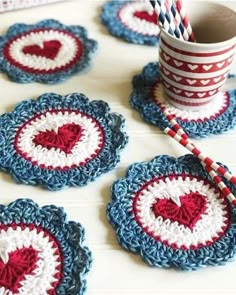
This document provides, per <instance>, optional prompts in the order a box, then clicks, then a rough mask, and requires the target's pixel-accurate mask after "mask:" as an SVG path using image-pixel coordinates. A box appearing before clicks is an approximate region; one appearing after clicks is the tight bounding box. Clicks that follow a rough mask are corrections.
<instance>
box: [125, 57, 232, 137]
mask: <svg viewBox="0 0 236 295" xmlns="http://www.w3.org/2000/svg"><path fill="white" fill-rule="evenodd" d="M159 78H160V72H159V64H158V63H149V64H148V65H146V66H145V67H144V69H143V71H142V73H141V74H139V75H136V76H135V77H134V78H133V92H132V94H131V96H130V104H131V106H132V107H133V108H134V109H136V110H138V111H139V112H140V114H141V116H142V118H143V119H144V120H145V121H147V122H148V123H151V124H154V125H156V126H158V127H160V128H161V129H162V130H163V129H165V128H166V127H167V126H168V127H171V126H169V123H168V121H167V120H166V118H165V116H164V114H163V113H162V109H167V110H168V111H169V112H170V113H171V114H174V115H175V116H176V120H177V121H178V123H179V124H180V125H181V126H182V127H183V129H184V130H185V131H186V133H187V134H188V135H189V137H195V138H200V137H207V136H209V135H211V134H220V133H223V132H225V131H228V130H229V129H232V128H234V127H235V125H236V119H235V116H236V115H235V114H236V90H231V91H227V92H220V93H219V94H218V96H217V98H216V99H215V100H214V101H212V103H211V104H210V105H209V106H208V107H206V108H205V109H203V110H200V111H187V110H180V109H177V108H175V107H174V106H173V105H171V104H170V103H169V102H168V101H165V99H164V93H163V89H162V85H161V83H160V79H159Z"/></svg>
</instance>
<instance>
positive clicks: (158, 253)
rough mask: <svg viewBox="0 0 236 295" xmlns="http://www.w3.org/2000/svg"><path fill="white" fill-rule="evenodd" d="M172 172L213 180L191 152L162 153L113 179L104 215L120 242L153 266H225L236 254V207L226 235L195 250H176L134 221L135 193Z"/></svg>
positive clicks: (186, 268)
mask: <svg viewBox="0 0 236 295" xmlns="http://www.w3.org/2000/svg"><path fill="white" fill-rule="evenodd" d="M221 165H222V164H221ZM222 166H224V165H222ZM224 167H225V168H227V167H226V166H224ZM173 173H175V174H177V175H179V174H181V173H186V174H191V175H193V176H196V177H201V178H202V179H205V180H207V181H208V182H210V183H212V180H211V178H210V176H209V175H208V174H207V173H206V172H205V170H204V169H203V168H202V166H201V165H200V163H199V160H198V159H197V158H196V157H195V156H193V155H190V154H187V155H185V156H182V157H180V158H174V157H170V156H167V155H162V156H157V157H155V158H154V159H153V160H151V161H150V162H141V163H135V164H133V165H131V166H130V167H129V168H128V170H127V172H126V175H125V178H122V179H119V180H117V181H115V182H114V184H113V185H112V188H111V195H112V200H111V202H110V203H109V204H108V206H107V218H108V220H109V222H110V223H111V224H112V226H113V228H114V229H115V231H116V234H117V239H118V241H119V243H120V244H121V246H123V247H124V248H125V249H127V250H129V251H131V252H134V253H136V254H139V255H140V256H141V258H142V259H143V260H144V261H145V262H147V263H148V264H149V265H151V266H155V267H165V268H167V267H174V268H177V269H180V270H196V269H198V268H200V267H206V266H217V265H224V264H225V263H226V262H227V261H230V260H232V259H233V258H234V257H235V254H236V210H235V209H232V208H231V207H230V208H231V212H230V214H231V225H230V226H229V228H228V229H227V231H226V233H225V235H224V236H222V237H221V238H220V239H218V240H217V241H215V242H214V243H213V244H212V245H211V246H203V247H201V248H198V249H197V250H192V249H188V250H182V249H176V250H175V249H173V248H171V247H170V246H166V245H164V244H163V243H161V242H159V241H157V240H156V239H155V238H153V237H151V236H150V235H148V234H147V233H146V232H145V231H144V230H143V229H142V228H141V227H140V225H139V224H138V223H137V222H136V220H135V217H134V213H133V198H134V195H135V193H136V192H137V191H139V190H140V189H141V187H142V186H143V185H144V184H145V183H147V182H149V181H151V180H152V179H154V178H157V177H159V176H166V175H169V174H173ZM226 184H227V186H228V187H229V188H230V189H231V190H232V192H233V193H234V194H235V193H236V186H233V185H231V184H230V183H229V182H227V181H226Z"/></svg>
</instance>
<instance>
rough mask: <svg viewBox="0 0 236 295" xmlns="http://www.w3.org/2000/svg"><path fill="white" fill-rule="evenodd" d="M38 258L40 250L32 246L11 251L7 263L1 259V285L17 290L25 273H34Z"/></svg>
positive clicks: (13, 290)
mask: <svg viewBox="0 0 236 295" xmlns="http://www.w3.org/2000/svg"><path fill="white" fill-rule="evenodd" d="M38 259H39V257H38V251H36V250H35V249H33V248H32V247H29V248H26V247H24V248H22V249H17V250H15V251H13V252H11V253H9V260H8V262H7V263H6V264H5V263H4V262H3V261H2V260H1V259H0V287H4V288H6V289H8V290H10V291H12V292H14V293H15V292H17V291H18V289H19V288H20V282H21V281H22V280H23V279H24V277H25V275H29V274H32V273H33V271H34V269H35V268H36V266H37V265H36V262H37V261H38Z"/></svg>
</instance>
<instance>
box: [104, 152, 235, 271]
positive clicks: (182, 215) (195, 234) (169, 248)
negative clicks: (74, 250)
mask: <svg viewBox="0 0 236 295" xmlns="http://www.w3.org/2000/svg"><path fill="white" fill-rule="evenodd" d="M229 187H230V188H231V189H232V191H233V192H236V189H235V187H232V186H230V185H229ZM107 216H108V219H109V221H110V222H111V224H112V225H113V226H114V228H115V230H116V234H117V238H118V241H119V242H120V244H121V245H122V246H123V247H124V248H125V249H128V250H130V251H132V252H135V253H138V254H139V255H140V256H141V257H142V258H143V259H144V260H145V261H146V262H147V263H148V264H150V265H151V266H157V267H175V268H179V269H183V270H194V269H197V268H199V267H204V266H208V265H222V264H224V263H226V262H227V261H229V260H231V259H232V258H233V257H234V256H235V252H236V247H235V244H236V210H235V209H232V208H231V206H230V204H228V202H226V200H225V199H224V197H223V196H222V194H221V192H220V191H219V189H218V188H217V187H216V186H215V185H214V184H213V183H212V181H211V179H210V177H209V176H208V175H207V173H206V172H205V171H204V170H203V168H202V166H201V165H200V163H199V161H198V159H197V158H195V157H194V156H193V155H185V156H183V157H180V158H178V159H176V158H173V157H170V156H166V155H163V156H158V157H156V158H154V159H153V160H152V161H151V162H142V163H136V164H133V165H131V166H130V167H129V169H128V171H127V174H126V176H125V178H123V179H120V180H118V181H116V182H115V183H114V184H113V186H112V201H111V203H110V204H109V205H108V207H107Z"/></svg>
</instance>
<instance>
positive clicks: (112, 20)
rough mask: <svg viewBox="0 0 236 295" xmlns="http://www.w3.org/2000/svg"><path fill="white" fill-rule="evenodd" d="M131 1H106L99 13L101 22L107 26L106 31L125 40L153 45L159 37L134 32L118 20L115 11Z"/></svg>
mask: <svg viewBox="0 0 236 295" xmlns="http://www.w3.org/2000/svg"><path fill="white" fill-rule="evenodd" d="M128 3H132V1H126V0H124V1H123V0H118V1H117V0H115V1H114V0H111V1H108V2H107V3H106V4H105V5H104V6H103V9H102V13H101V15H100V18H101V21H102V23H103V24H104V25H105V26H106V27H107V29H108V31H109V32H110V33H111V34H112V35H114V36H116V37H119V38H122V39H124V40H125V41H127V42H130V43H135V44H140V45H150V46H155V45H157V44H158V42H159V37H157V36H148V35H144V34H141V33H138V32H135V31H133V30H131V29H130V28H128V27H127V26H125V25H123V24H122V22H121V21H120V20H119V18H118V16H117V13H118V11H119V10H120V9H121V7H122V6H124V5H126V4H128Z"/></svg>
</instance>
